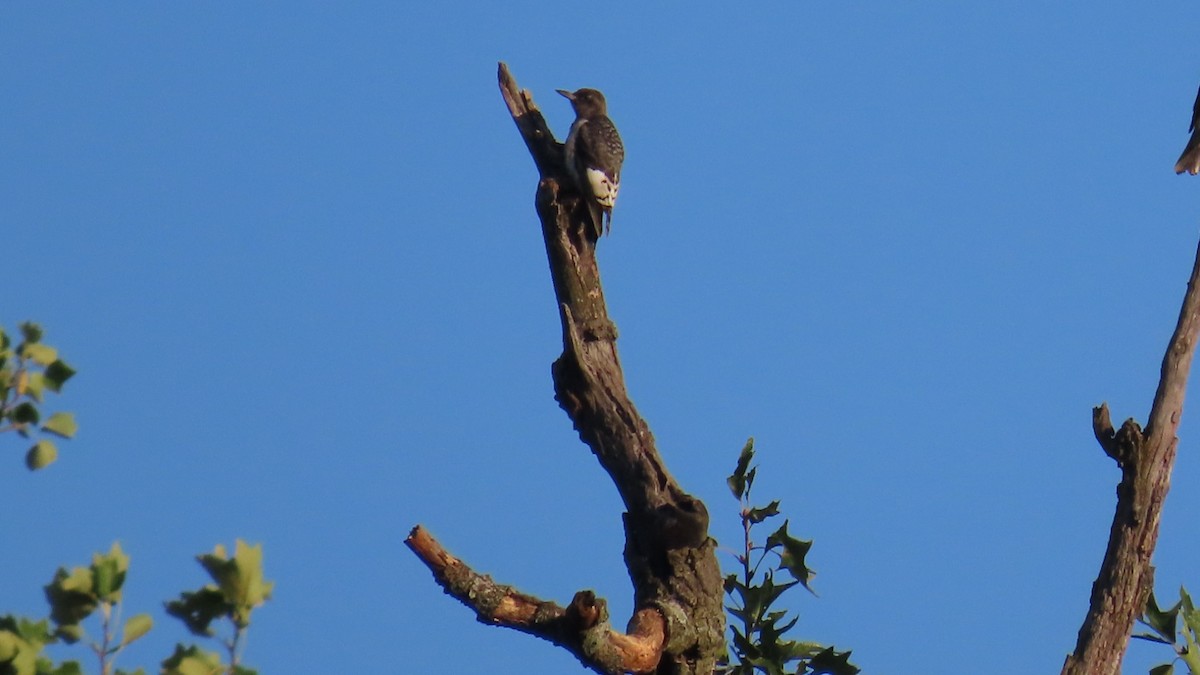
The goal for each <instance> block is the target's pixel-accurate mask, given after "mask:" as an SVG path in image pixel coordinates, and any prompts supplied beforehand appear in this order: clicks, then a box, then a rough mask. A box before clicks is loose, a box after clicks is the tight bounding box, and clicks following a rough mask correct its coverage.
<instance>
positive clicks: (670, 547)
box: [408, 63, 725, 675]
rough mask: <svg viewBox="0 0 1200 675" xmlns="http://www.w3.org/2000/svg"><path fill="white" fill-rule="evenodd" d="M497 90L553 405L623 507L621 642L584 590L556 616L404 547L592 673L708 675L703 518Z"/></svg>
mask: <svg viewBox="0 0 1200 675" xmlns="http://www.w3.org/2000/svg"><path fill="white" fill-rule="evenodd" d="M499 80H500V93H501V96H502V97H503V98H504V102H505V104H506V105H507V107H508V110H509V113H510V114H511V115H512V118H513V121H514V122H515V123H516V125H517V130H518V131H519V132H520V134H521V138H522V139H523V140H524V141H525V145H526V147H527V148H528V149H529V153H530V155H531V156H532V157H533V161H534V164H535V165H536V166H537V169H538V174H539V181H538V188H537V195H536V199H535V204H536V208H537V213H538V216H539V218H540V219H541V223H542V235H543V238H544V240H545V244H546V256H547V258H548V260H549V262H550V277H551V280H552V282H553V285H554V293H555V297H556V298H557V304H558V314H559V319H560V321H561V323H562V334H563V353H562V355H561V356H560V357H559V358H558V359H557V360H556V361H555V362H554V364H553V367H552V374H553V378H554V394H555V400H557V401H558V404H559V406H560V407H562V409H563V410H564V411H566V413H567V416H568V417H570V419H571V421H572V423H573V424H574V426H575V430H576V431H577V432H578V433H579V437H580V439H581V440H583V442H584V443H586V444H587V445H588V446H589V447H590V448H591V450H592V453H593V454H595V455H596V458H597V459H598V460H599V461H600V465H601V467H603V468H604V470H605V471H606V472H607V473H608V475H609V477H610V478H611V479H612V481H613V483H614V484H615V486H616V488H617V491H618V492H619V493H620V495H621V499H622V500H623V502H624V504H625V509H626V511H625V513H624V514H623V521H624V525H625V552H624V556H625V564H626V567H627V568H628V569H629V576H630V579H631V580H632V582H633V587H634V606H635V612H634V616H633V618H632V619H631V620H630V623H629V634H628V635H622V634H621V633H618V632H616V631H613V630H611V629H609V628H608V624H607V619H608V617H607V611H606V610H605V605H604V601H603V600H600V599H597V598H595V596H594V595H593V594H592V593H591V592H590V591H581V592H580V593H577V594H576V596H575V599H574V600H573V601H572V603H571V606H570V607H568V608H565V609H564V608H561V607H559V606H557V605H554V604H553V603H546V602H543V601H541V600H538V599H536V598H533V597H531V596H528V595H524V594H522V593H518V592H516V591H514V590H513V589H511V588H509V587H507V586H501V585H498V584H496V583H495V582H493V581H492V580H491V579H489V578H488V577H485V576H481V575H478V574H476V573H475V572H472V571H470V569H469V568H467V567H466V566H465V565H463V564H462V563H461V562H460V561H458V560H457V559H455V558H453V556H450V555H449V554H448V553H446V552H445V551H444V550H443V549H441V547H440V546H437V545H436V542H434V541H433V540H432V538H431V537H428V535H427V534H426V533H424V530H422V529H421V528H420V527H417V528H416V529H414V530H413V533H412V534H411V535H410V536H409V539H408V543H409V546H410V548H412V549H413V550H414V552H416V553H417V555H418V556H420V557H421V559H422V560H423V561H425V563H426V565H428V566H429V567H430V569H431V570H433V572H434V576H435V577H436V578H437V580H438V582H439V583H440V584H442V586H443V587H444V588H445V589H446V591H447V592H448V593H450V594H451V595H453V596H454V597H456V598H458V599H459V600H460V601H462V602H463V603H464V604H466V605H468V606H470V607H472V608H473V609H475V611H476V613H477V614H478V615H479V617H480V620H481V621H484V622H486V623H490V624H496V625H503V626H508V627H510V628H515V629H517V630H521V631H523V632H527V633H531V634H534V635H537V636H539V637H543V638H545V639H547V640H550V641H551V642H554V643H555V644H558V645H560V646H562V647H564V648H566V649H568V650H570V651H571V652H572V653H573V654H575V655H576V656H577V657H579V658H580V660H581V661H582V662H583V663H584V664H585V665H586V666H587V667H589V668H591V669H593V670H595V671H597V672H602V673H619V672H653V673H656V674H657V675H685V674H686V675H710V674H711V673H712V672H713V670H714V668H715V666H716V664H717V662H718V661H719V660H720V659H721V658H722V657H723V656H724V654H725V610H724V607H723V606H722V597H723V593H724V591H723V587H722V578H721V572H720V567H719V566H718V564H717V559H716V552H715V548H716V547H715V543H714V542H713V541H712V540H711V539H710V538H709V537H708V511H707V509H706V508H705V506H704V504H703V502H701V501H700V500H699V499H697V498H695V497H693V496H691V495H689V494H688V493H687V492H685V491H684V490H683V488H681V487H680V486H679V484H678V483H677V482H676V481H675V478H674V477H673V476H672V475H671V474H670V472H669V471H667V467H666V465H665V464H664V463H663V461H662V458H661V457H660V456H659V454H658V450H657V448H656V447H655V443H654V436H653V434H651V433H650V428H649V426H648V425H647V424H646V422H645V420H643V419H642V417H641V415H640V414H638V411H637V409H636V408H635V407H634V405H633V402H632V401H631V400H630V398H629V394H628V393H627V391H626V389H625V377H624V373H623V372H622V370H621V364H620V360H619V359H618V356H617V348H616V339H617V331H616V327H615V326H614V325H613V322H612V321H611V320H610V319H609V317H608V309H607V307H606V305H605V302H604V290H603V288H602V287H601V285H600V271H599V268H598V266H597V263H596V242H595V240H593V239H592V235H590V234H589V233H590V232H591V228H590V227H588V224H589V223H590V216H589V214H588V211H587V209H586V208H585V207H584V206H583V204H582V203H581V200H580V199H579V195H577V194H575V193H574V192H573V191H572V187H571V183H570V181H569V180H568V178H567V173H566V167H565V164H564V160H563V147H562V144H561V143H560V142H558V141H557V140H556V139H555V138H554V135H553V134H552V133H551V132H550V129H549V127H548V126H547V124H546V120H545V118H544V117H543V116H542V114H541V111H539V110H538V108H537V106H536V105H535V104H534V102H533V97H532V96H531V95H530V93H529V92H528V91H523V90H521V89H520V88H518V87H517V83H516V81H515V80H514V79H513V77H512V75H510V74H509V72H508V68H507V67H506V66H505V65H504V64H503V63H501V64H500V71H499ZM651 644H653V649H652V650H650V651H646V648H647V647H648V646H649V645H651Z"/></svg>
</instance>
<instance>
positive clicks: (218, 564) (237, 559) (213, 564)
mask: <svg viewBox="0 0 1200 675" xmlns="http://www.w3.org/2000/svg"><path fill="white" fill-rule="evenodd" d="M262 555H263V554H262V544H255V545H254V546H251V545H249V544H247V543H246V542H244V541H242V540H241V539H238V540H237V541H236V543H235V545H234V557H233V558H232V559H226V552H225V547H224V546H221V545H220V544H218V545H217V546H216V547H215V548H214V549H213V553H211V554H208V555H202V556H199V557H198V558H197V559H198V560H199V561H200V565H201V566H203V567H204V569H205V570H206V571H207V572H208V574H209V576H211V577H212V579H213V581H215V582H217V586H218V587H219V588H220V589H221V593H222V594H223V595H224V596H225V602H227V603H229V604H230V605H232V606H233V608H234V611H233V615H232V616H231V617H230V618H231V619H233V622H234V624H235V625H236V626H238V627H239V628H245V627H246V626H248V625H250V612H251V610H253V609H254V608H255V607H258V606H259V605H261V604H263V602H265V601H266V600H268V599H269V598H270V597H271V590H272V589H273V588H274V586H275V584H274V583H273V582H270V581H266V580H265V579H264V578H263V569H262Z"/></svg>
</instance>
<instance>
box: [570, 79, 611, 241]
mask: <svg viewBox="0 0 1200 675" xmlns="http://www.w3.org/2000/svg"><path fill="white" fill-rule="evenodd" d="M558 93H560V94H562V95H563V96H565V97H566V98H567V100H569V101H570V102H571V107H572V108H574V109H575V121H574V122H573V123H572V124H571V131H570V132H569V133H568V134H567V142H566V145H565V152H566V158H565V159H566V164H567V172H568V173H570V175H571V180H572V181H574V183H575V188H576V189H577V190H578V191H579V193H580V194H581V195H582V196H583V197H584V199H585V200H586V201H587V206H588V213H589V214H590V215H591V220H592V231H593V233H594V234H595V236H596V238H599V237H600V235H601V234H603V233H605V232H608V231H611V230H612V209H613V206H614V205H615V204H616V203H617V193H618V192H619V191H620V188H621V164H623V163H624V162H625V145H624V144H623V143H622V142H621V135H620V134H619V133H617V127H616V125H615V124H613V123H612V120H610V119H609V118H608V104H607V102H606V101H605V100H604V94H602V93H600V92H599V91H597V90H595V89H586V88H585V89H578V90H576V91H573V92H571V91H566V90H563V89H559V90H558Z"/></svg>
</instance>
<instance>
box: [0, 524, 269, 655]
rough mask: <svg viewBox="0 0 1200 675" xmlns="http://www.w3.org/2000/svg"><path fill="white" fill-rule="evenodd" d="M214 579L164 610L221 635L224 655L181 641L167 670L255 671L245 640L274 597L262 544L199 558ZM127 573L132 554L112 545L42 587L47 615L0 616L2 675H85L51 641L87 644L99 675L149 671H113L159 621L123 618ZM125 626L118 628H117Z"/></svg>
mask: <svg viewBox="0 0 1200 675" xmlns="http://www.w3.org/2000/svg"><path fill="white" fill-rule="evenodd" d="M196 559H197V560H198V561H199V562H200V565H201V566H202V567H203V568H204V570H205V571H206V572H208V575H209V577H210V578H211V579H212V583H209V584H206V585H204V586H202V587H201V588H199V589H197V590H195V591H190V592H184V593H181V594H180V596H179V598H178V599H177V600H172V601H171V602H168V603H166V611H167V614H169V615H171V616H174V617H176V618H178V619H180V620H181V621H183V622H184V624H185V625H186V626H187V628H188V630H190V631H191V632H192V633H193V634H195V635H198V636H201V637H206V638H213V639H216V640H218V641H219V642H220V643H221V644H222V646H223V647H224V648H225V652H226V654H227V657H228V663H225V662H223V661H222V656H221V654H219V653H217V652H210V651H206V650H203V649H201V648H200V647H198V646H196V645H188V646H184V645H182V644H178V645H176V646H175V651H174V653H173V654H171V655H170V656H169V657H167V658H166V659H164V660H163V661H162V665H161V669H160V671H159V672H160V673H162V674H163V675H255V674H256V671H254V670H252V669H250V668H247V667H245V666H243V665H241V657H242V653H241V652H242V646H243V645H244V643H245V633H246V629H247V628H248V627H249V625H250V614H251V612H252V611H253V610H254V609H255V608H256V607H259V606H261V605H262V604H263V603H264V602H266V601H267V600H268V599H269V598H270V597H271V589H272V586H273V584H272V583H271V582H269V581H266V580H265V579H264V578H263V571H262V546H261V545H255V546H250V545H248V544H246V543H245V542H243V541H241V540H238V541H237V543H236V545H235V553H234V556H233V557H232V558H230V557H229V556H228V555H227V554H226V551H225V547H224V546H221V545H217V547H216V548H215V550H214V551H213V552H212V553H208V554H203V555H199V556H196ZM128 571H129V556H128V555H126V554H125V552H124V551H123V550H121V545H120V544H119V543H114V544H113V545H112V548H111V549H109V551H108V552H107V553H96V554H93V555H92V564H91V565H89V566H87V567H75V568H72V569H71V570H70V571H67V570H66V569H65V568H59V569H58V571H57V572H55V573H54V578H53V580H51V582H50V583H49V584H47V585H46V586H45V592H46V600H47V602H48V603H49V604H50V616H49V617H47V618H44V619H40V620H33V619H28V618H25V617H18V616H13V615H11V614H10V615H7V616H0V675H83V672H84V670H83V667H82V665H80V662H79V661H75V660H70V661H63V662H61V663H57V664H56V663H54V661H53V660H52V659H50V657H49V656H47V655H46V653H45V651H44V648H45V647H46V646H47V645H50V644H54V643H59V642H61V643H64V644H75V643H78V642H84V643H85V644H86V645H87V647H88V648H89V650H90V651H91V652H92V655H93V656H94V657H95V659H96V661H97V663H98V668H99V672H100V673H101V675H145V670H143V669H141V668H138V669H137V670H134V671H125V670H120V669H115V665H114V664H115V661H116V658H117V657H118V656H119V655H120V654H121V652H122V651H123V650H124V649H125V648H126V647H127V646H129V645H130V644H132V643H133V642H134V641H135V640H137V639H139V638H141V637H142V636H144V635H145V634H146V633H148V632H150V630H151V628H153V627H154V619H153V618H152V617H151V616H150V615H149V614H136V615H134V616H132V617H130V618H128V619H126V620H125V621H124V622H123V623H122V622H121V621H120V619H119V617H120V615H121V609H122V603H121V600H122V599H121V594H122V589H123V588H124V586H125V579H126V575H127V573H128ZM92 617H97V619H96V622H95V623H98V624H99V632H98V633H97V634H96V635H95V637H92V636H90V635H89V633H88V631H87V629H86V628H85V627H84V622H85V621H87V620H88V619H90V618H92ZM216 620H228V621H229V623H230V626H231V628H230V630H229V633H230V634H229V636H228V637H219V636H218V635H217V631H216V630H214V629H213V627H212V625H211V624H212V623H213V622H214V621H216ZM118 625H120V627H118Z"/></svg>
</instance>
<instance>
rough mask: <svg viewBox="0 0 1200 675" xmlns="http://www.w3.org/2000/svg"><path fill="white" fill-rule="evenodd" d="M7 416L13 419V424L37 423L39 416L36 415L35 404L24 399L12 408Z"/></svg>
mask: <svg viewBox="0 0 1200 675" xmlns="http://www.w3.org/2000/svg"><path fill="white" fill-rule="evenodd" d="M8 418H9V419H10V420H12V421H13V424H37V423H38V420H39V419H41V416H40V415H38V409H37V406H35V405H34V404H32V403H30V402H28V401H26V402H25V403H22V404H21V405H18V406H17V407H15V408H13V409H12V410H11V411H10V412H9V413H8Z"/></svg>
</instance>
